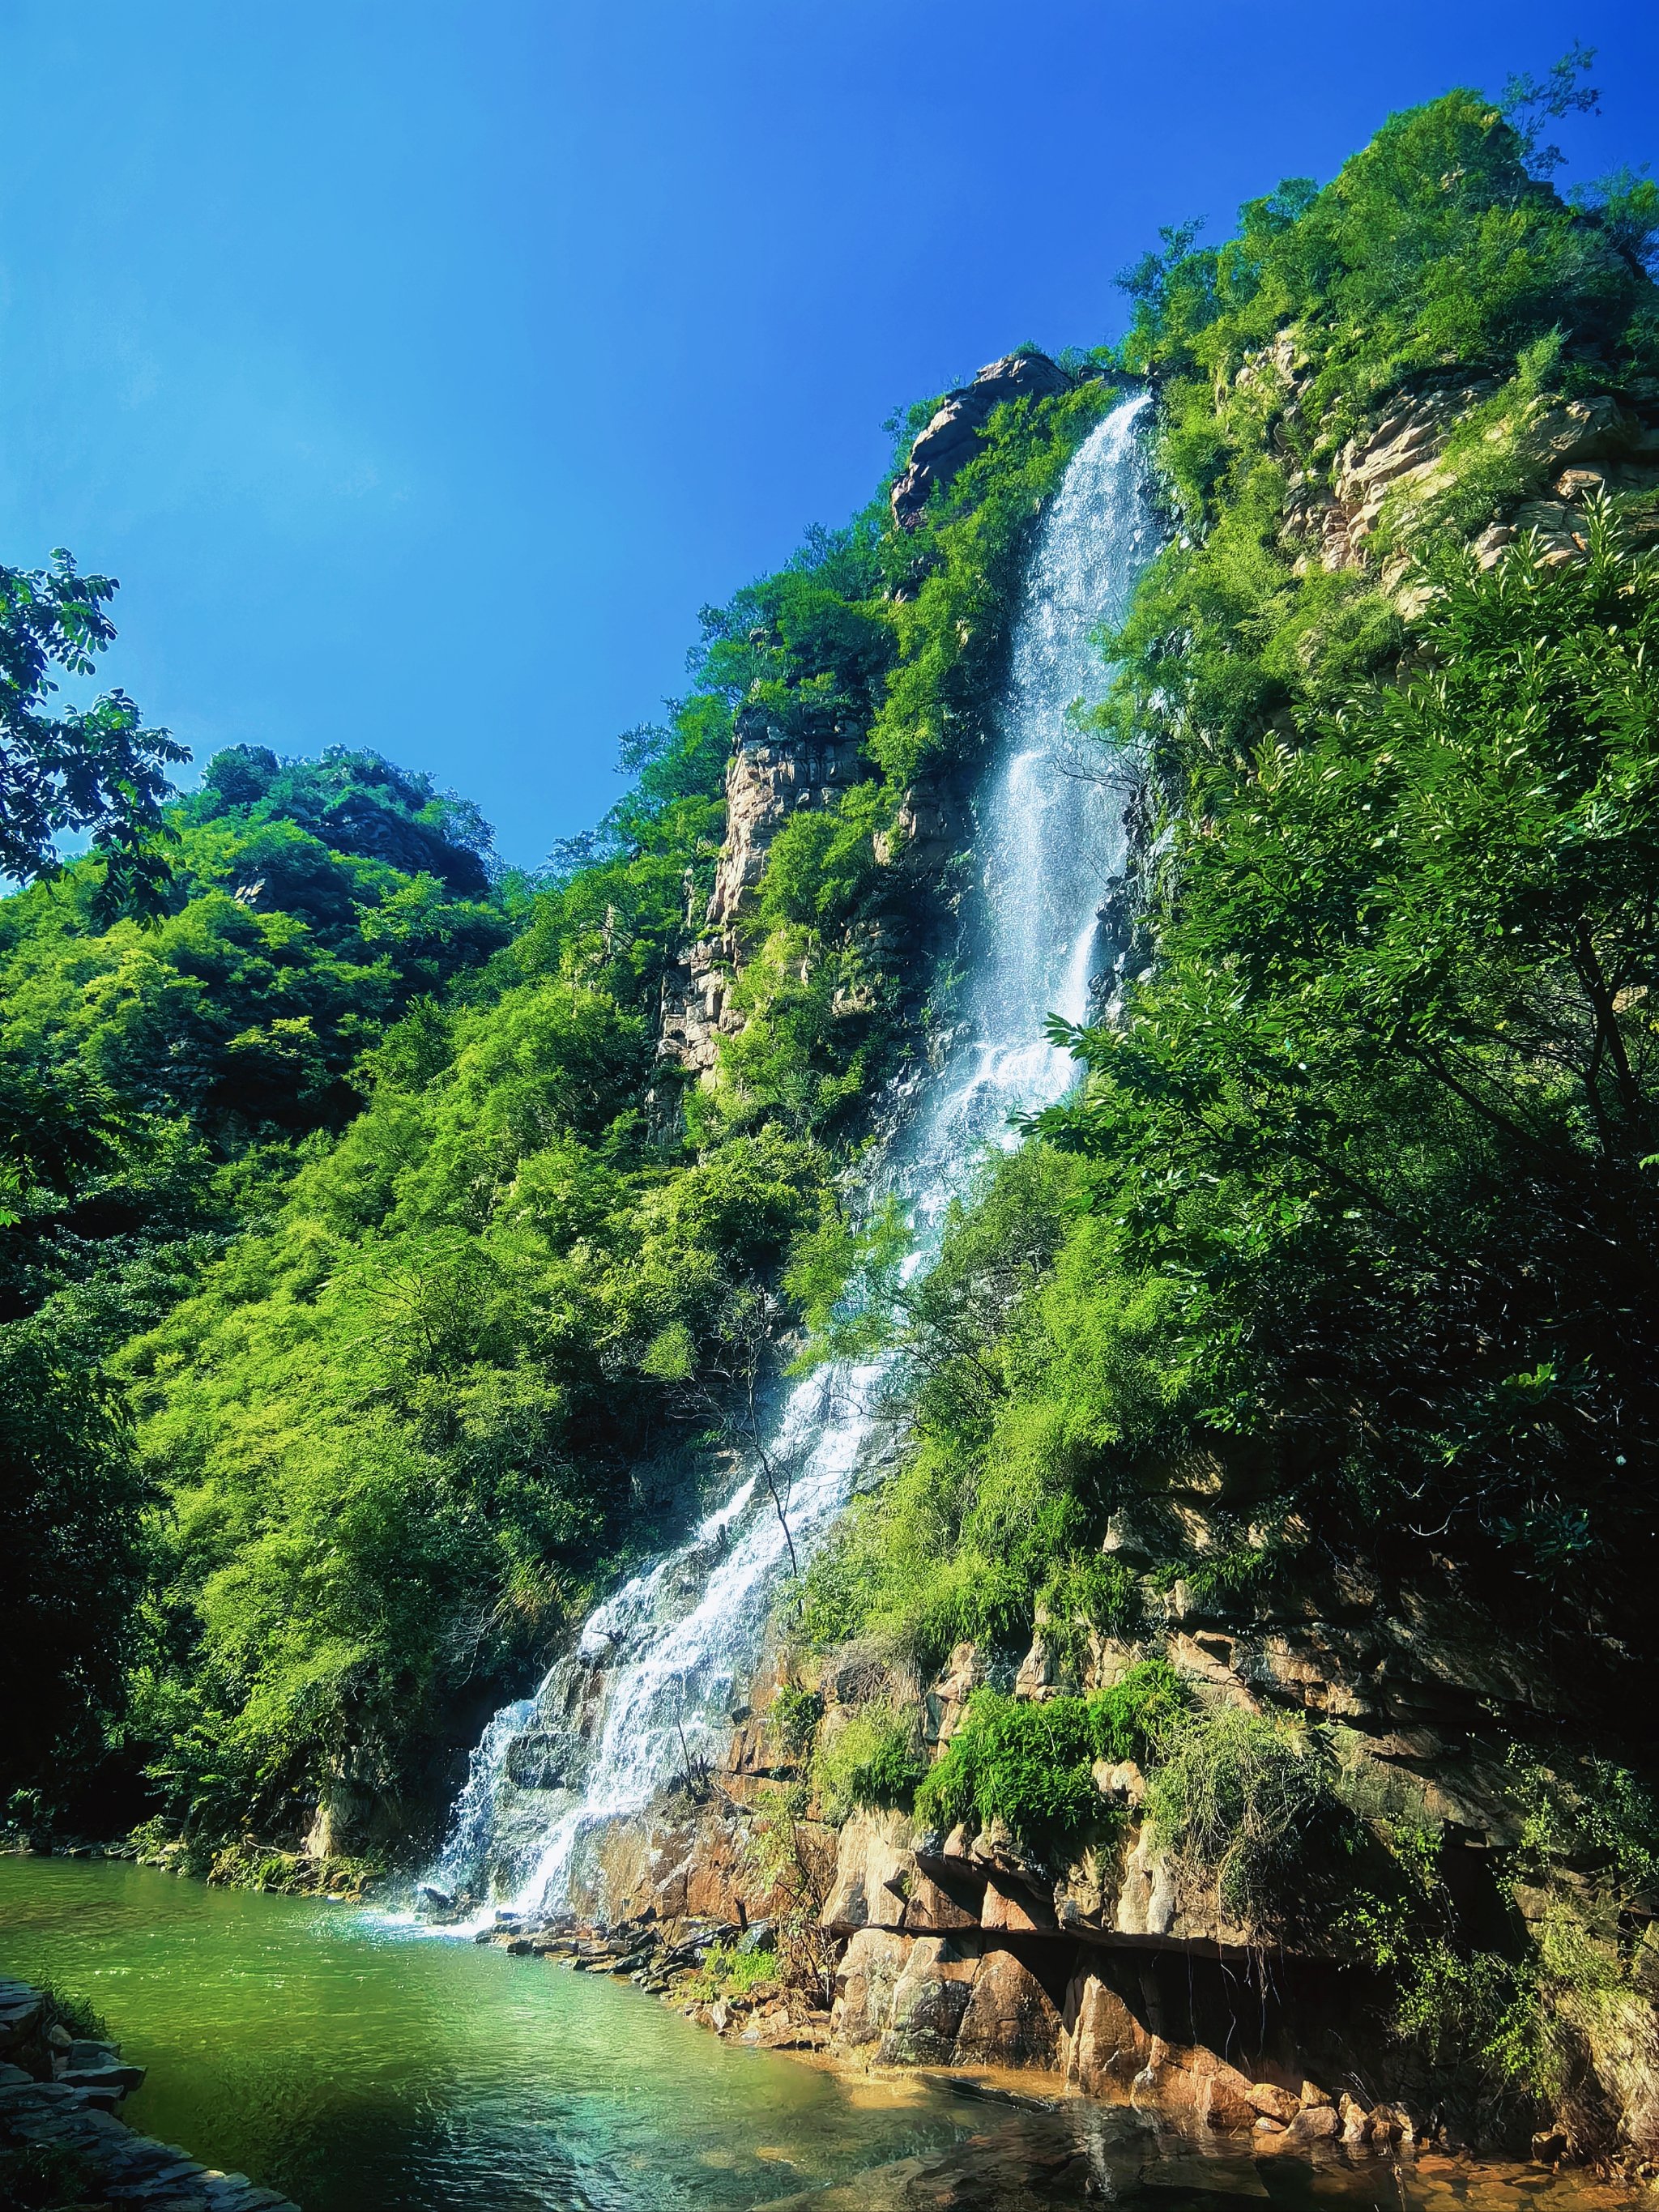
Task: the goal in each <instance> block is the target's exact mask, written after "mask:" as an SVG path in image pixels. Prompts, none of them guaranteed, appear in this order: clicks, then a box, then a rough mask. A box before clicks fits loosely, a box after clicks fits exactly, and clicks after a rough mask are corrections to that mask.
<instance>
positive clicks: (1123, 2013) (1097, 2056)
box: [1061, 1972, 1152, 2097]
mask: <svg viewBox="0 0 1659 2212" xmlns="http://www.w3.org/2000/svg"><path fill="white" fill-rule="evenodd" d="M1065 2028H1066V2034H1065V2040H1064V2043H1063V2045H1062V2051H1061V2056H1062V2060H1063V2063H1064V2065H1065V2069H1066V2087H1068V2088H1073V2089H1080V2090H1081V2091H1082V2092H1083V2093H1084V2094H1085V2096H1090V2097H1104V2096H1109V2095H1110V2094H1111V2093H1112V2092H1113V2091H1114V2090H1115V2089H1122V2088H1126V2087H1127V2085H1128V2084H1129V2082H1131V2081H1133V2079H1134V2077H1135V2075H1137V2074H1139V2071H1140V2069H1141V2068H1142V2067H1143V2066H1145V2064H1146V2061H1147V2058H1148V2057H1149V2056H1150V2054H1151V2051H1152V2038H1151V2036H1150V2035H1149V2034H1148V2033H1147V2032H1146V2029H1145V2028H1144V2027H1142V2026H1141V2024H1140V2022H1139V2021H1138V2020H1137V2019H1136V2018H1135V2016H1134V2015H1133V2013H1132V2012H1131V2011H1130V2009H1129V2008H1128V2006H1127V2004H1125V2002H1123V1999H1122V1998H1121V1996H1119V1995H1118V1994H1117V1991H1116V1990H1114V1989H1112V1988H1110V1987H1109V1986H1108V1984H1106V1983H1104V1982H1103V1981H1102V1980H1101V1979H1100V1978H1099V1976H1098V1975H1097V1974H1091V1973H1087V1972H1084V1973H1079V1974H1077V1975H1074V1976H1073V1980H1072V1985H1071V1987H1070V1989H1069V1990H1067V1991H1066V2015H1065Z"/></svg>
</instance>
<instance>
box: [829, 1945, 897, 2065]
mask: <svg viewBox="0 0 1659 2212" xmlns="http://www.w3.org/2000/svg"><path fill="white" fill-rule="evenodd" d="M914 1940H915V1939H913V1938H912V1937H910V1936H896V1935H894V1934H892V1933H890V1931H889V1930H888V1929H884V1928H860V1929H859V1930H858V1931H857V1933H856V1934H855V1935H854V1937H853V1940H852V1942H850V1943H849V1944H848V1947H847V1950H846V1953H845V1954H844V1956H843V1957H842V1962H841V1967H840V1971H839V1972H837V1974H836V1999H835V2003H834V2004H833V2005H832V2007H831V2008H830V2014H829V2025H830V2033H832V2034H833V2035H834V2037H835V2039H836V2041H837V2042H839V2043H844V2044H845V2045H847V2046H848V2048H849V2049H850V2050H857V2049H858V2048H859V2047H860V2045H863V2044H867V2043H875V2042H877V2041H878V2040H879V2039H880V2038H881V2036H882V2035H883V2034H884V2033H885V2032H886V2028H887V2024H888V2021H890V2018H891V2017H892V2010H893V1991H894V1989H895V1988H896V1985H897V1983H898V1978H899V1976H900V1975H901V1974H902V1972H903V1971H904V1964H905V1961H906V1960H907V1959H908V1957H909V1955H910V1949H911V1944H912V1942H913V1941H914Z"/></svg>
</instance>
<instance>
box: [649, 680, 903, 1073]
mask: <svg viewBox="0 0 1659 2212" xmlns="http://www.w3.org/2000/svg"><path fill="white" fill-rule="evenodd" d="M859 743H860V732H858V731H857V730H854V729H849V728H847V727H844V726H840V725H838V726H836V728H834V729H833V730H830V731H829V732H822V733H818V734H814V735H811V736H808V737H805V738H798V737H793V736H791V735H790V734H789V733H788V732H786V731H784V730H781V729H780V728H778V727H777V726H775V724H774V723H772V722H771V721H769V719H768V717H767V715H766V714H765V712H764V710H763V709H762V708H757V707H744V708H741V709H740V710H739V712H738V716H737V720H736V726H735V729H734V732H733V739H732V757H731V760H730V762H729V763H727V766H726V835H725V837H724V839H723V841H722V842H721V845H720V858H719V860H718V862H717V863H716V866H715V871H714V890H713V891H712V893H711V894H710V896H709V899H708V905H707V907H706V908H704V910H703V912H702V914H701V915H691V916H689V917H688V933H687V942H686V945H685V946H684V950H683V951H682V953H681V955H680V958H679V961H678V963H677V965H676V967H675V968H674V969H673V970H672V971H671V974H670V975H669V976H668V978H667V980H666V981H665V985H664V987H663V1005H662V1030H661V1042H660V1046H659V1052H660V1054H661V1056H662V1058H663V1059H664V1060H666V1061H668V1062H669V1063H670V1064H671V1065H674V1066H678V1067H681V1068H683V1069H684V1071H685V1072H686V1073H688V1074H689V1075H691V1076H694V1077H696V1079H698V1080H699V1081H704V1082H706V1081H707V1080H708V1079H709V1078H710V1076H711V1075H712V1073H713V1071H714V1064H715V1060H716V1057H717V1055H718V1053H719V1049H720V1038H721V1037H723V1036H735V1035H736V1034H737V1033H738V1030H740V1029H741V1028H742V1027H743V1018H742V1016H741V1014H740V1012H738V1008H737V1007H736V1006H734V1005H733V1004H732V985H733V984H734V982H735V981H737V978H738V975H739V974H740V973H741V972H742V969H743V964H744V951H745V948H744V940H743V934H742V928H741V925H742V923H743V921H744V919H745V918H746V917H747V915H749V914H750V912H751V911H752V909H753V907H754V904H755V900H756V896H757V893H758V891H759V889H760V883H761V878H762V877H763V875H764V873H765V872H766V861H767V856H768V854H769V852H770V851H771V848H772V841H773V839H774V838H775V836H777V834H778V832H779V830H780V829H782V827H783V825H784V823H786V822H787V821H788V820H789V818H790V817H791V816H792V815H793V814H797V813H800V812H803V811H810V810H812V809H815V808H817V809H821V808H823V807H827V806H831V805H834V804H835V803H836V800H837V799H839V798H840V797H841V795H842V793H843V792H844V791H845V790H846V789H847V788H848V786H849V785H850V784H852V783H854V782H855V781H857V779H858V776H859V773H860V769H859Z"/></svg>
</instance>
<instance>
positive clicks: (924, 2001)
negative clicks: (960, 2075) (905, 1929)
mask: <svg viewBox="0 0 1659 2212" xmlns="http://www.w3.org/2000/svg"><path fill="white" fill-rule="evenodd" d="M979 1966H980V1959H979V1952H978V1949H977V1947H975V1948H972V1949H966V1948H963V1946H962V1945H961V1944H960V1943H957V1942H952V1941H951V1938H950V1937H949V1936H920V1937H918V1938H917V1940H916V1942H915V1946H914V1948H912V1950H911V1953H910V1955H909V1957H908V1959H907V1960H905V1962H904V1966H903V1969H902V1972H901V1973H900V1975H899V1978H898V1979H897V1981H896V1982H895V1983H894V1984H893V1995H892V2003H891V2008H890V2012H889V2015H888V2026H887V2032H886V2033H885V2034H884V2036H883V2037H882V2039H881V2042H880V2045H879V2046H878V2049H877V2051H876V2058H877V2062H878V2064H880V2065H883V2066H945V2065H948V2064H949V2063H950V2061H951V2053H952V2048H953V2046H954V2045H955V2043H956V2040H957V2031H958V2029H959V2028H960V2027H961V2025H962V2020H963V2014H964V2013H965V2012H966V2011H967V2008H968V2001H969V1992H970V1990H972V1987H973V1984H974V1979H975V1975H976V1974H977V1972H978V1971H979Z"/></svg>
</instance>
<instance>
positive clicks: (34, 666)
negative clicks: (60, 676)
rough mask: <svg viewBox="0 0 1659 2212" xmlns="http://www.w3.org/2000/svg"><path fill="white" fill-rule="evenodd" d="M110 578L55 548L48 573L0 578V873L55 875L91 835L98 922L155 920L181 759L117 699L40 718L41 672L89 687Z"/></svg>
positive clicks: (49, 687)
mask: <svg viewBox="0 0 1659 2212" xmlns="http://www.w3.org/2000/svg"><path fill="white" fill-rule="evenodd" d="M116 590H117V586H116V582H115V580H114V578H113V577H111V576H83V575H82V574H79V572H78V571H77V570H76V566H75V560H74V556H72V555H71V554H69V553H66V552H64V550H63V549H62V548H61V547H59V548H58V550H56V551H55V552H54V553H53V555H52V567H51V568H50V569H38V568H37V569H22V568H4V567H0V873H3V874H5V875H9V876H11V877H13V878H16V879H18V880H20V881H21V882H25V883H33V882H36V881H38V880H40V878H43V877H46V876H52V875H55V874H56V873H57V872H58V869H59V867H60V866H62V865H63V864H62V861H61V860H60V859H59V856H58V848H57V840H58V837H60V836H63V835H64V834H65V833H66V832H67V833H70V834H73V833H74V832H76V831H79V830H86V829H89V830H90V831H91V832H92V848H93V851H94V854H97V855H98V857H99V858H100V860H102V861H103V863H104V879H103V883H102V885H101V887H100V891H99V895H98V904H99V908H100V913H101V915H102V916H103V918H104V919H105V920H106V921H112V920H114V919H115V918H116V916H118V915H124V914H131V915H141V916H142V915H149V914H153V913H155V910H156V908H158V906H159V905H160V902H161V895H162V893H163V891H164V890H165V889H166V887H167V882H168V870H167V861H166V859H165V856H164V854H163V852H162V846H163V843H164V842H165V841H166V839H167V836H168V831H167V824H166V823H165V821H164V820H163V817H162V814H161V804H162V801H163V800H164V799H166V798H167V795H168V793H169V792H170V791H171V789H172V787H171V785H170V784H169V783H168V782H167V777H166V775H165V774H164V773H163V771H164V769H167V768H169V767H173V766H176V765H177V764H178V763H180V762H183V761H187V760H188V759H189V758H190V755H189V753H188V752H187V751H186V750H185V747H184V746H183V745H179V744H174V742H173V738H171V737H170V736H169V735H168V733H167V731H166V730H161V729H146V728H145V726H144V723H143V716H142V715H141V714H140V713H139V710H138V708H137V707H136V706H135V705H134V703H133V702H132V701H131V699H129V698H128V696H126V694H125V691H109V692H106V693H105V694H104V695H103V696H102V697H100V698H99V699H96V700H94V702H93V703H92V705H91V706H90V707H87V708H80V707H70V708H65V709H64V712H63V713H62V714H52V713H51V712H50V711H49V710H48V703H47V702H49V700H50V699H51V697H52V694H53V693H54V692H55V691H56V690H57V689H58V686H57V684H55V683H54V682H53V681H52V677H51V674H50V671H51V670H52V669H53V668H61V669H63V670H64V671H66V673H68V674H70V675H72V676H90V675H91V674H92V673H93V672H94V668H95V667H96V665H97V656H98V654H99V653H101V652H102V651H103V650H104V648H105V647H106V646H107V645H109V644H110V642H111V641H112V639H113V638H114V635H115V625H114V624H113V623H112V622H111V620H110V618H109V617H108V615H107V614H106V612H105V611H104V610H105V607H106V604H107V603H108V601H109V600H111V599H113V598H114V596H115V592H116Z"/></svg>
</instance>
